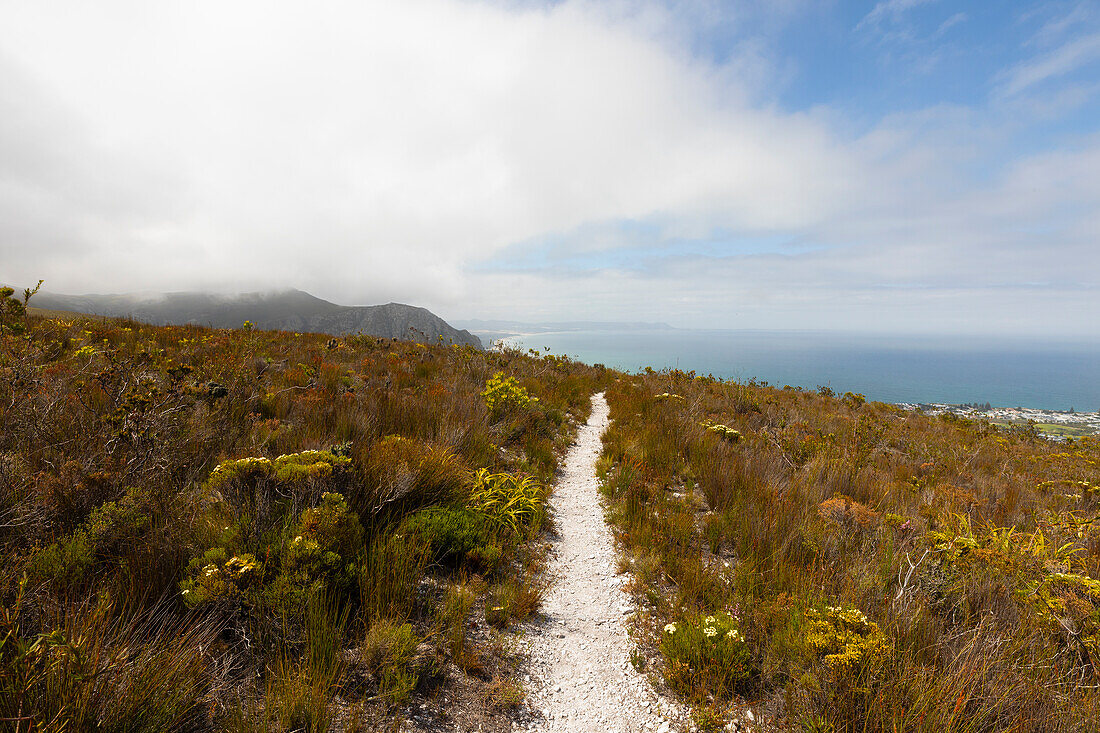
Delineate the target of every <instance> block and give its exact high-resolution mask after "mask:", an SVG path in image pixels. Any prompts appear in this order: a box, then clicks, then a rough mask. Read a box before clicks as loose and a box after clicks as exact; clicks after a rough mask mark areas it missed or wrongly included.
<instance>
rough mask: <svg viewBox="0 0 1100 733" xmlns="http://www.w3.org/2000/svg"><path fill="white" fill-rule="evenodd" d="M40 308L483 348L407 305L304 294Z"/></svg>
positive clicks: (88, 301) (133, 298)
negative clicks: (350, 302)
mask: <svg viewBox="0 0 1100 733" xmlns="http://www.w3.org/2000/svg"><path fill="white" fill-rule="evenodd" d="M34 304H35V305H36V306H39V307H42V308H51V309H55V310H69V311H76V312H79V313H91V314H95V315H102V316H113V317H131V318H134V319H136V320H139V321H146V322H148V323H153V324H158V325H160V324H177V325H179V324H196V325H200V326H212V327H214V328H239V327H240V326H241V324H243V323H244V322H245V321H251V322H252V323H253V324H254V325H255V326H256V328H260V329H266V330H277V331H297V332H312V333H329V334H332V335H334V336H343V335H346V334H352V333H362V334H365V335H368V336H377V337H381V338H396V339H405V340H409V341H420V342H435V341H438V340H439V339H440V338H442V339H443V341H445V342H450V343H455V344H460V345H470V346H474V347H476V348H479V349H480V348H483V345H482V343H481V340H480V339H479V338H478V337H477V336H474V335H473V334H471V333H470V332H469V331H466V330H459V329H457V328H454V327H453V326H451V325H450V324H449V323H447V322H446V321H444V320H443V319H442V318H440V317H439V316H437V315H435V314H434V313H432V312H431V311H429V310H428V309H427V308H422V307H420V306H414V305H407V304H405V303H387V304H386V305H354V306H349V305H337V304H336V303H330V302H329V301H327V300H323V299H321V298H318V297H317V296H315V295H312V294H310V293H307V292H305V291H304V290H295V289H286V290H280V291H272V292H266V293H264V292H254V293H241V294H238V295H220V294H211V293H200V292H174V293H164V294H163V295H158V296H147V295H126V294H120V295H60V294H53V293H40V294H39V295H37V296H35V303H34Z"/></svg>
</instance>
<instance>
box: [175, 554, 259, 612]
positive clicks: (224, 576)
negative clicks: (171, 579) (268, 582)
mask: <svg viewBox="0 0 1100 733" xmlns="http://www.w3.org/2000/svg"><path fill="white" fill-rule="evenodd" d="M261 571H262V566H261V565H260V563H258V562H257V561H256V558H255V557H253V556H252V555H249V554H248V553H242V554H240V555H233V556H232V557H229V558H227V557H226V551H225V548H222V547H214V548H211V549H209V550H207V551H206V552H205V553H203V555H202V557H196V558H194V559H192V560H191V562H190V563H189V564H188V566H187V577H186V578H184V579H183V581H181V582H180V593H181V595H182V596H183V601H184V603H186V604H187V605H188V606H191V607H192V608H193V607H196V606H200V605H202V604H204V603H211V602H215V601H222V602H226V601H228V602H237V601H240V600H241V599H242V598H243V597H244V596H243V594H244V591H245V590H246V589H247V588H248V587H249V586H251V585H252V584H253V582H254V581H255V580H256V578H257V577H259V575H260V574H261Z"/></svg>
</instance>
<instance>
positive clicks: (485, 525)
mask: <svg viewBox="0 0 1100 733" xmlns="http://www.w3.org/2000/svg"><path fill="white" fill-rule="evenodd" d="M403 531H405V532H411V533H415V534H416V535H417V536H419V537H420V538H421V539H423V540H424V542H425V543H427V545H428V546H429V547H430V548H431V554H432V559H433V560H434V561H435V562H438V563H441V564H444V565H449V566H452V567H455V566H457V565H460V564H462V563H467V564H469V565H470V566H472V567H474V568H477V569H483V570H491V569H493V568H494V567H496V565H497V563H499V562H500V557H501V549H500V547H499V546H498V545H497V544H496V541H495V537H494V535H493V532H492V530H491V527H490V523H489V521H488V520H487V519H486V516H485V515H484V514H481V513H479V512H476V511H474V510H472V509H465V508H463V509H456V508H453V507H442V506H437V507H429V508H428V509H422V510H420V511H419V512H417V513H415V514H413V515H411V516H410V517H409V518H408V519H407V520H406V521H405V523H404V525H403Z"/></svg>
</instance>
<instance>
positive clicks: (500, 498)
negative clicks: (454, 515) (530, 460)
mask: <svg viewBox="0 0 1100 733" xmlns="http://www.w3.org/2000/svg"><path fill="white" fill-rule="evenodd" d="M472 483H473V486H472V488H471V491H470V499H469V502H468V506H469V507H470V508H471V509H474V510H475V511H477V512H479V513H481V514H483V515H485V516H486V517H488V518H489V520H490V521H492V522H493V523H495V524H497V525H499V526H501V527H507V528H509V529H511V530H512V531H513V532H515V533H517V534H519V533H521V532H522V530H523V529H525V528H526V527H529V526H531V525H532V524H536V521H537V519H538V518H540V517H541V516H542V515H543V511H544V509H543V506H544V503H545V499H546V490H545V489H544V488H543V486H542V485H541V484H540V483H539V482H538V481H537V480H536V479H535V478H534V477H531V476H524V477H518V476H514V475H512V474H510V473H489V472H488V471H487V470H486V469H484V468H482V469H480V470H478V471H477V472H475V473H474V476H473V482H472Z"/></svg>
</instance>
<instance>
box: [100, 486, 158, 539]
mask: <svg viewBox="0 0 1100 733" xmlns="http://www.w3.org/2000/svg"><path fill="white" fill-rule="evenodd" d="M151 511H152V500H151V498H150V496H149V494H148V493H147V492H145V491H142V490H140V489H135V488H131V489H128V490H127V492H126V494H125V495H124V496H123V497H122V498H121V499H119V500H118V501H109V502H107V503H106V504H103V505H101V506H100V507H99V508H98V509H95V510H94V511H93V512H92V513H91V515H90V516H89V517H88V522H87V527H88V539H89V541H90V542H91V543H92V546H93V547H94V548H95V551H96V553H97V554H99V555H114V554H119V553H121V552H123V551H124V550H125V549H126V548H127V547H128V546H130V545H131V544H132V543H134V542H136V541H137V540H138V539H139V538H140V537H141V536H142V535H143V534H144V532H145V530H146V529H148V527H149V526H150V524H151V522H152V519H151V517H150V512H151Z"/></svg>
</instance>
